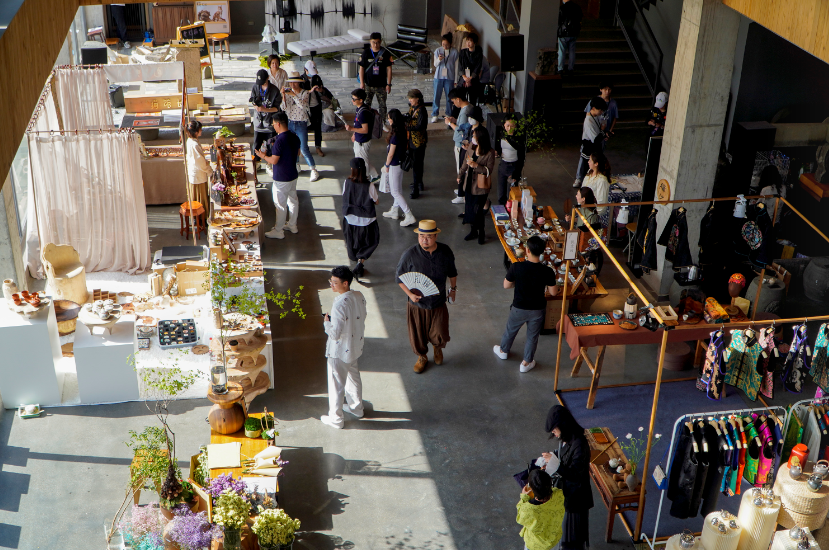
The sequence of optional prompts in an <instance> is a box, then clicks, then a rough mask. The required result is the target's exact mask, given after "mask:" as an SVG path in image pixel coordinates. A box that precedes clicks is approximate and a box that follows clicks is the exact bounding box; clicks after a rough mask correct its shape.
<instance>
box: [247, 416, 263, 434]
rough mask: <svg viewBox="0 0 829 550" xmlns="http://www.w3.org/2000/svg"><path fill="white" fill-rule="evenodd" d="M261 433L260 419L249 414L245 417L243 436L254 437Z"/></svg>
mask: <svg viewBox="0 0 829 550" xmlns="http://www.w3.org/2000/svg"><path fill="white" fill-rule="evenodd" d="M260 435H262V421H261V420H260V419H259V418H253V417H252V416H249V417H248V418H247V419H245V436H247V437H249V438H251V439H254V438H257V437H259V436H260Z"/></svg>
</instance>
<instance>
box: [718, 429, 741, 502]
mask: <svg viewBox="0 0 829 550" xmlns="http://www.w3.org/2000/svg"><path fill="white" fill-rule="evenodd" d="M722 426H723V425H722V424H721V425H720V429H721V430H723V429H724V430H725V431H723V433H722V434H723V437H725V442H726V450H725V468H724V471H723V476H722V481H721V482H720V488H719V491H720V493H722V494H723V495H726V496H728V487H729V486H730V485H731V477H732V473H733V471H734V464H733V462H734V456H735V455H736V454H737V448H736V447H735V446H734V438H733V433H734V432H732V431H731V425H730V424H728V423H726V424H724V426H725V428H723V427H722Z"/></svg>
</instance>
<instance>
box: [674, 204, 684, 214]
mask: <svg viewBox="0 0 829 550" xmlns="http://www.w3.org/2000/svg"><path fill="white" fill-rule="evenodd" d="M676 210H677V212H679V213H680V214H681V213H683V212H685V207H684V206H680V207H679V208H677V209H676Z"/></svg>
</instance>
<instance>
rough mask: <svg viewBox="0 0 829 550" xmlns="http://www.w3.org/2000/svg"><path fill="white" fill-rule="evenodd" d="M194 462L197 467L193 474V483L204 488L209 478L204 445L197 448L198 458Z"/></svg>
mask: <svg viewBox="0 0 829 550" xmlns="http://www.w3.org/2000/svg"><path fill="white" fill-rule="evenodd" d="M196 461H197V462H198V466H197V467H196V471H195V472H193V481H195V482H196V483H198V484H199V485H200V486H201V487H204V486H205V485H206V484H207V480H208V479H209V478H210V470H209V469H208V468H207V446H206V445H202V446H201V447H199V457H198V458H197V459H196Z"/></svg>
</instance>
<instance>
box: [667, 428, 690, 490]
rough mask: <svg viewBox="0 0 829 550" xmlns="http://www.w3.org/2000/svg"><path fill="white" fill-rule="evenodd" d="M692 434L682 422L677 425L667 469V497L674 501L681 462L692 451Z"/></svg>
mask: <svg viewBox="0 0 829 550" xmlns="http://www.w3.org/2000/svg"><path fill="white" fill-rule="evenodd" d="M692 438H693V436H692V435H691V432H689V431H688V427H687V426H685V425H684V424H683V425H682V426H680V427H679V439H678V441H677V444H676V447H675V448H674V456H673V457H672V459H671V467H670V469H669V470H668V472H669V473H668V495H667V496H668V499H669V500H671V501H674V500H676V499H677V498H678V496H679V494H680V487H679V479H680V475H681V473H682V468H683V466H682V465H683V463H684V462H685V461H686V458H687V457H689V456H690V455H689V451H690V452H691V453H693V449H694V447H693V444H692V443H691V441H692Z"/></svg>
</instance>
